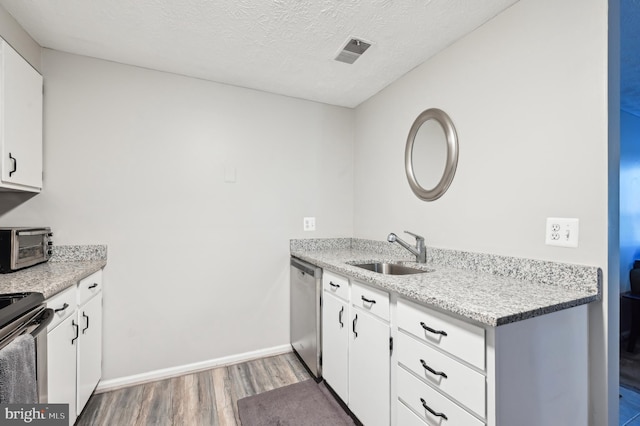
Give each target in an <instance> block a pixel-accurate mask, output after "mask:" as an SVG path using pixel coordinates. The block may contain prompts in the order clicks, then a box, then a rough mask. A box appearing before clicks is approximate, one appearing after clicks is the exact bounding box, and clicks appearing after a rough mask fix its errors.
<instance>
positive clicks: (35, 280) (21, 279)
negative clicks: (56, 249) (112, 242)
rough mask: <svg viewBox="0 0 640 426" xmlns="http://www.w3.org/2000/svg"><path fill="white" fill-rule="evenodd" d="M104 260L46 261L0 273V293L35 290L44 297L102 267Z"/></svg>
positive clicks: (69, 285) (105, 262)
mask: <svg viewBox="0 0 640 426" xmlns="http://www.w3.org/2000/svg"><path fill="white" fill-rule="evenodd" d="M106 264H107V261H106V260H85V261H77V262H47V263H41V264H40V265H36V266H32V267H31V268H27V269H22V270H20V271H16V272H12V273H10V274H2V275H0V294H4V293H20V292H30V291H35V292H38V293H42V294H43V295H44V297H45V299H47V298H49V297H51V296H53V295H54V294H56V293H59V292H61V291H62V290H64V289H66V288H68V287H71V286H72V285H75V284H77V283H78V281H80V280H81V279H83V278H85V277H88V276H89V275H91V274H93V273H94V272H96V271H98V270H100V269H102V268H104V266H105V265H106Z"/></svg>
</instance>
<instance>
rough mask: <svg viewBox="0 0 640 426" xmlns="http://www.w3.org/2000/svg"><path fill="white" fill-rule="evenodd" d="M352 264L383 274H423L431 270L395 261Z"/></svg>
mask: <svg viewBox="0 0 640 426" xmlns="http://www.w3.org/2000/svg"><path fill="white" fill-rule="evenodd" d="M353 266H357V267H358V268H362V269H366V270H368V271H373V272H377V273H379V274H385V275H410V274H423V273H426V272H431V271H432V270H424V269H416V268H412V267H410V266H405V265H399V264H397V263H387V262H375V263H358V264H354V265H353Z"/></svg>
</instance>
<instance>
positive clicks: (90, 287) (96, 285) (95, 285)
mask: <svg viewBox="0 0 640 426" xmlns="http://www.w3.org/2000/svg"><path fill="white" fill-rule="evenodd" d="M96 287H98V283H93V284H91V285H90V286H89V289H92V288H96Z"/></svg>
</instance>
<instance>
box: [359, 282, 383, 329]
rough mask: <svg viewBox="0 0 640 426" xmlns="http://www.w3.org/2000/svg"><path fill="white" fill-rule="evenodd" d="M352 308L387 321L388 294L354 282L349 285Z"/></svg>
mask: <svg viewBox="0 0 640 426" xmlns="http://www.w3.org/2000/svg"><path fill="white" fill-rule="evenodd" d="M351 303H352V304H353V306H357V307H358V308H360V309H362V310H364V311H367V312H371V313H372V314H373V315H375V316H377V317H379V318H382V319H383V320H385V321H389V293H387V292H386V291H382V290H378V289H377V288H373V287H369V286H367V285H364V284H361V283H359V282H357V281H354V282H353V283H352V284H351Z"/></svg>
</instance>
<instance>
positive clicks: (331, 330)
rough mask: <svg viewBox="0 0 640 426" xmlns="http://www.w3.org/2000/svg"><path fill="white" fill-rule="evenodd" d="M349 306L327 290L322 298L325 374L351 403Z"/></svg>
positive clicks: (332, 385)
mask: <svg viewBox="0 0 640 426" xmlns="http://www.w3.org/2000/svg"><path fill="white" fill-rule="evenodd" d="M348 367H349V306H348V304H347V302H346V301H344V300H341V299H339V298H337V297H336V296H333V295H332V294H329V293H327V292H325V293H324V295H323V300H322V376H323V377H324V379H325V381H326V382H327V383H329V384H330V385H331V388H332V389H333V390H334V391H335V393H337V394H338V396H339V397H340V399H342V401H344V402H345V403H346V404H348V403H349V370H348Z"/></svg>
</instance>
